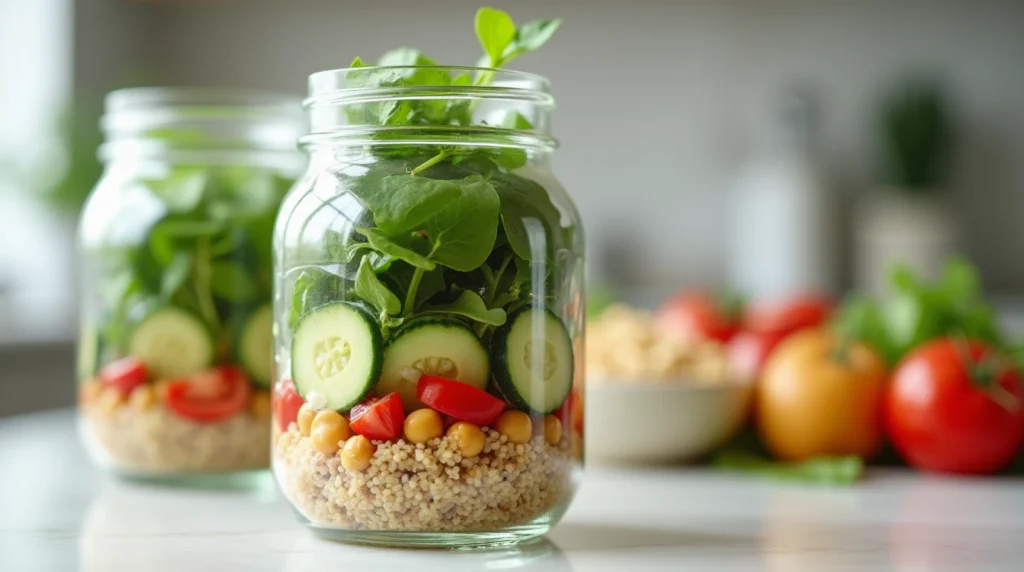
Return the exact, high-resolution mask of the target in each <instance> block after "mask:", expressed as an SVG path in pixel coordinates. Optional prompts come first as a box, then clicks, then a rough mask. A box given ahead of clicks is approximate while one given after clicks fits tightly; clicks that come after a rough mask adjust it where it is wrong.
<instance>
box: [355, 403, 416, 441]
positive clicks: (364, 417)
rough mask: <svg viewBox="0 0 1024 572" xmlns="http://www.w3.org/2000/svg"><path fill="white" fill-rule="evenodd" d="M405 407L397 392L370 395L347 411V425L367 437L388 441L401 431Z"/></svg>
mask: <svg viewBox="0 0 1024 572" xmlns="http://www.w3.org/2000/svg"><path fill="white" fill-rule="evenodd" d="M404 422H405V409H403V408H402V398H401V396H399V395H398V393H397V392H394V393H389V394H387V395H385V396H384V397H380V398H377V397H371V398H369V399H367V400H366V401H363V402H362V403H360V404H358V405H356V406H355V407H353V408H352V410H351V411H349V422H348V425H349V427H351V428H352V430H353V431H355V432H356V433H359V434H360V435H362V436H363V437H366V438H367V439H374V440H378V441H389V440H391V439H394V438H395V437H398V436H399V435H400V434H401V433H402V423H404Z"/></svg>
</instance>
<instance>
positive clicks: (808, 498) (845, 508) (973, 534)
mask: <svg viewBox="0 0 1024 572" xmlns="http://www.w3.org/2000/svg"><path fill="white" fill-rule="evenodd" d="M1022 562H1024V480H1021V479H1009V478H992V479H959V478H942V477H934V476H923V475H918V474H913V473H909V472H901V471H880V472H874V473H872V474H871V475H870V476H869V478H868V479H867V480H866V481H865V482H863V483H861V484H860V485H857V486H855V487H852V488H841V489H835V488H820V487H807V486H797V485H792V484H783V483H775V482H769V481H763V480H757V479H752V478H748V477H743V476H737V475H727V474H721V473H716V472H713V471H710V470H708V469H702V468H677V469H658V470H644V471H640V470H637V471H626V470H609V469H593V470H588V472H587V476H586V477H585V479H584V484H583V486H582V488H581V490H580V493H579V495H578V497H577V499H576V501H575V503H574V504H573V507H572V508H571V509H570V511H569V514H568V515H567V516H566V518H565V520H564V521H563V522H562V524H560V525H559V526H558V527H556V528H555V530H554V531H553V532H552V533H551V534H550V535H549V537H548V538H547V539H545V540H543V541H541V542H536V543H532V544H530V545H527V546H523V547H521V548H519V549H515V550H502V551H477V552H468V553H457V552H445V551H421V550H419V551H411V550H384V549H373V548H360V547H354V546H345V545H340V544H333V543H330V542H326V541H322V540H318V539H316V538H314V537H313V536H312V535H311V534H309V533H308V532H307V531H306V530H305V529H303V528H302V527H301V526H300V525H299V524H298V523H297V522H296V520H295V518H294V517H293V515H292V514H291V512H290V509H289V508H288V507H287V505H286V504H285V502H284V501H283V500H282V499H281V498H280V496H279V495H277V493H276V491H275V490H274V486H273V483H272V482H270V480H269V476H267V478H266V479H265V481H264V482H263V483H262V486H259V487H257V488H255V489H254V490H251V491H248V492H242V491H237V490H235V491H232V490H211V489H207V490H195V489H180V488H177V489H176V488H159V487H155V486H152V485H141V484H133V483H125V482H121V481H118V480H114V479H111V478H108V477H106V476H104V475H102V474H101V473H98V472H97V471H95V470H94V469H92V468H91V466H90V465H89V463H88V461H87V459H86V458H85V456H84V453H83V452H82V450H81V448H80V447H79V445H78V441H77V438H76V436H75V432H74V422H73V418H72V416H71V414H70V413H69V412H66V411H62V412H52V413H43V414H34V415H29V416H23V417H15V418H11V419H7V420H0V570H3V571H11V572H13V571H17V572H22V571H31V572H34V571H50V570H54V571H71V570H77V571H81V572H94V571H103V572H117V571H122V570H123V571H132V572H135V571H153V572H159V571H164V570H167V571H176V572H177V571H182V570H215V571H218V572H220V571H229V570H251V571H259V570H285V571H289V572H292V571H294V572H298V571H312V572H327V571H331V570H345V571H353V570H360V569H364V570H366V571H367V572H370V571H374V572H376V571H381V570H408V571H410V572H412V571H414V572H429V571H432V570H438V571H445V572H455V571H462V570H467V571H469V570H474V571H481V570H519V569H523V570H549V571H570V570H572V571H579V572H583V571H592V570H594V571H596V570H608V571H631V570H785V571H814V572H822V571H833V570H876V569H877V570H898V571H914V572H918V571H944V570H949V571H957V572H960V571H967V570H1021V569H1022V566H1024V565H1022Z"/></svg>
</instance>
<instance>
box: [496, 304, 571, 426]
mask: <svg viewBox="0 0 1024 572" xmlns="http://www.w3.org/2000/svg"><path fill="white" fill-rule="evenodd" d="M538 347H542V348H543V351H542V352H538V351H537V348H538ZM491 357H492V360H493V362H494V378H495V381H496V382H497V385H498V389H499V391H500V392H501V394H502V396H504V397H505V399H506V400H508V402H509V403H511V404H512V405H513V406H515V407H516V408H518V409H523V410H526V411H530V412H532V413H538V414H541V415H547V414H548V413H551V412H553V411H555V410H557V409H558V408H559V407H561V406H562V404H563V403H565V400H566V399H567V398H568V397H569V392H570V391H571V390H572V381H573V374H574V362H573V349H572V339H571V338H570V337H569V332H568V330H567V329H566V328H565V325H564V324H563V323H562V321H561V320H560V319H558V317H557V316H555V315H554V314H553V313H551V312H550V311H548V310H539V309H534V308H532V307H525V308H521V309H519V310H516V311H515V312H513V313H512V314H511V315H510V316H509V318H508V321H507V322H505V325H504V326H502V327H500V328H498V329H497V330H496V331H495V332H494V338H493V339H492V340H491Z"/></svg>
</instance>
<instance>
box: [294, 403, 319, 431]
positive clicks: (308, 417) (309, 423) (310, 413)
mask: <svg viewBox="0 0 1024 572" xmlns="http://www.w3.org/2000/svg"><path fill="white" fill-rule="evenodd" d="M293 407H294V406H293ZM314 417H316V409H313V408H312V407H310V406H309V404H308V403H303V404H302V407H300V408H299V416H298V418H297V422H298V424H299V431H302V434H303V435H305V436H306V437H309V434H310V432H311V431H312V430H313V418H314Z"/></svg>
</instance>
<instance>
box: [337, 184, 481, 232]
mask: <svg viewBox="0 0 1024 572" xmlns="http://www.w3.org/2000/svg"><path fill="white" fill-rule="evenodd" d="M352 193H353V194H354V195H356V196H357V197H358V198H359V200H361V201H362V202H363V204H365V205H366V208H368V209H370V211H371V212H372V213H373V220H374V222H375V223H376V225H377V228H379V229H380V230H381V231H383V232H384V233H385V234H396V233H400V232H403V231H409V230H412V229H414V228H416V227H417V226H418V225H420V224H422V223H423V221H425V220H427V219H428V218H430V217H432V216H436V215H437V213H438V212H440V211H441V210H442V209H444V208H445V207H447V206H448V205H449V204H450V203H451V202H452V201H453V200H456V199H457V198H458V197H459V196H460V195H461V193H460V192H459V188H458V187H457V186H456V185H455V184H453V183H451V182H448V181H437V180H434V179H427V178H425V177H419V176H414V175H387V176H385V177H383V178H381V179H380V181H379V184H370V185H365V184H364V185H359V186H354V187H353V188H352Z"/></svg>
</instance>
